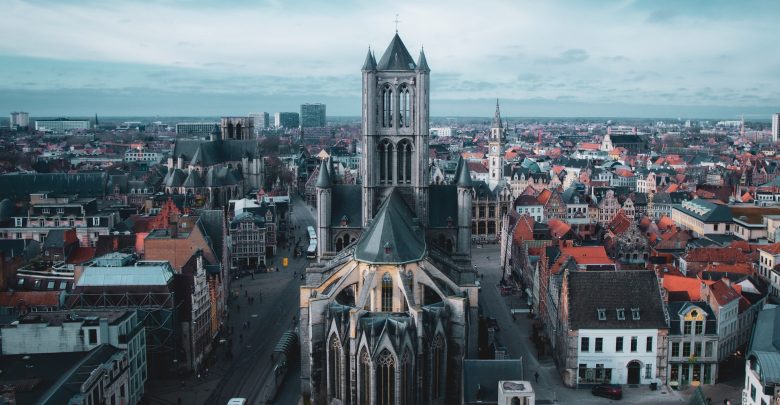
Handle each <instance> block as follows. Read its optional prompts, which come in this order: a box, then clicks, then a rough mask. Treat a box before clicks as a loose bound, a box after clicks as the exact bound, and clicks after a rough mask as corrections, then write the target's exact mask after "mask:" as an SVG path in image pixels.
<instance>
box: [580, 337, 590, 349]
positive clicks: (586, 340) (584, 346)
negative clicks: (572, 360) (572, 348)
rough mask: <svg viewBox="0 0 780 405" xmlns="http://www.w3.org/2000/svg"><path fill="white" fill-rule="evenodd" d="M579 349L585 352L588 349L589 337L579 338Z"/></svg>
mask: <svg viewBox="0 0 780 405" xmlns="http://www.w3.org/2000/svg"><path fill="white" fill-rule="evenodd" d="M580 351H583V352H587V351H590V339H589V338H586V337H584V338H582V339H580Z"/></svg>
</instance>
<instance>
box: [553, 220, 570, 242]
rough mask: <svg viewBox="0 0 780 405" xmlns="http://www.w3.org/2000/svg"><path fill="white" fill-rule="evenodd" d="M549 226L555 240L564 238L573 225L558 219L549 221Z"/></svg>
mask: <svg viewBox="0 0 780 405" xmlns="http://www.w3.org/2000/svg"><path fill="white" fill-rule="evenodd" d="M547 225H548V226H549V227H550V235H552V237H553V238H562V237H563V236H564V235H566V234H567V233H568V232H569V231H570V230H571V225H569V224H567V223H566V222H563V221H561V220H560V219H556V218H553V219H551V220H549V221H547Z"/></svg>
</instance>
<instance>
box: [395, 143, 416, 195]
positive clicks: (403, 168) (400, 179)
mask: <svg viewBox="0 0 780 405" xmlns="http://www.w3.org/2000/svg"><path fill="white" fill-rule="evenodd" d="M413 151H414V147H413V146H412V142H411V141H409V139H406V138H404V139H402V140H400V141H398V143H397V144H396V152H397V157H396V160H395V166H396V172H397V174H396V182H397V183H399V184H410V183H411V182H412V176H413V174H412V154H413Z"/></svg>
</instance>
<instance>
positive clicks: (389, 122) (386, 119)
mask: <svg viewBox="0 0 780 405" xmlns="http://www.w3.org/2000/svg"><path fill="white" fill-rule="evenodd" d="M394 101H395V100H394V99H393V89H392V88H391V87H390V85H389V84H385V85H384V86H383V87H382V127H384V128H392V127H393V102H394Z"/></svg>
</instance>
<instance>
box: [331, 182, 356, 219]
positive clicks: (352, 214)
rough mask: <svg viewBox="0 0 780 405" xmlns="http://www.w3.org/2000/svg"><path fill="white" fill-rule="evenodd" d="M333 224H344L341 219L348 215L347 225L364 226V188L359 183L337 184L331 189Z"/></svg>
mask: <svg viewBox="0 0 780 405" xmlns="http://www.w3.org/2000/svg"><path fill="white" fill-rule="evenodd" d="M330 198H331V200H330V201H331V204H330V206H331V209H330V210H331V211H330V212H331V221H330V225H331V226H342V225H341V219H342V218H344V217H345V216H346V217H347V226H348V227H350V228H360V227H362V226H363V189H362V188H361V186H360V185H358V184H336V185H334V186H333V188H332V189H331V194H330Z"/></svg>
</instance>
